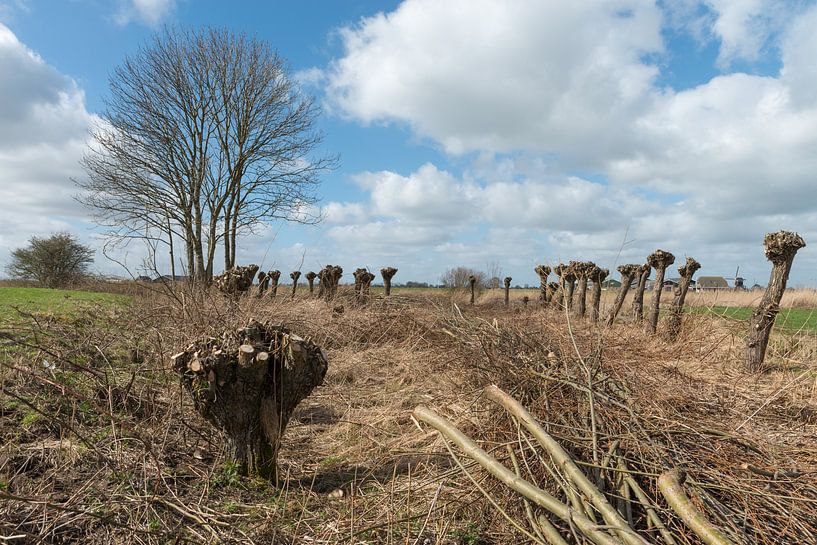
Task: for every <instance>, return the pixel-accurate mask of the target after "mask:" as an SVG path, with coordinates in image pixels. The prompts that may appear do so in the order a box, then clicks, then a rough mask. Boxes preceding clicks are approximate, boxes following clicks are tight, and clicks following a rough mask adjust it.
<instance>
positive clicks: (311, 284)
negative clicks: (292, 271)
mask: <svg viewBox="0 0 817 545" xmlns="http://www.w3.org/2000/svg"><path fill="white" fill-rule="evenodd" d="M317 276H318V275H317V274H315V273H314V271H309V272H308V273H306V281H307V283H308V284H309V294H310V295H312V294H313V293H315V278H316V277H317Z"/></svg>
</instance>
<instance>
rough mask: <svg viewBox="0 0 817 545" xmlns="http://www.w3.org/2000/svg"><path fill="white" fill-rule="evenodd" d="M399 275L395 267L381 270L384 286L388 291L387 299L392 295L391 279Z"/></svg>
mask: <svg viewBox="0 0 817 545" xmlns="http://www.w3.org/2000/svg"><path fill="white" fill-rule="evenodd" d="M395 274H397V269H395V268H394V267H383V268H382V269H380V276H382V277H383V286H384V288H385V289H386V297H388V296H389V295H391V279H392V278H393V277H394V275H395Z"/></svg>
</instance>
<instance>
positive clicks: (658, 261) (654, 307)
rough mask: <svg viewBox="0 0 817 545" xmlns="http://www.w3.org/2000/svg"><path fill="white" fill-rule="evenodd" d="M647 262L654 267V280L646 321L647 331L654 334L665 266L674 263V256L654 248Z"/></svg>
mask: <svg viewBox="0 0 817 545" xmlns="http://www.w3.org/2000/svg"><path fill="white" fill-rule="evenodd" d="M647 263H649V265H650V267H652V268H654V269H655V282H654V283H653V286H652V298H651V299H650V319H649V321H648V322H647V327H646V329H647V333H650V334H652V335H655V332H656V330H657V329H658V315H659V313H660V312H661V294H662V293H663V292H664V274H665V273H666V271H667V267H669V266H670V265H672V264H673V263H675V256H674V255H672V254H671V253H670V252H666V251H664V250H656V251H655V252H653V253H651V254H650V255H649V256H648V257H647Z"/></svg>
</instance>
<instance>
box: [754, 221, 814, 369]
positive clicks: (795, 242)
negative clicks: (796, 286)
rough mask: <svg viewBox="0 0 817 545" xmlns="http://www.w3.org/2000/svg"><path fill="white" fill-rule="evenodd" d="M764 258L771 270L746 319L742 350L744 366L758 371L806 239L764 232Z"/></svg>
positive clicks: (761, 366)
mask: <svg viewBox="0 0 817 545" xmlns="http://www.w3.org/2000/svg"><path fill="white" fill-rule="evenodd" d="M763 245H764V247H765V251H766V259H768V260H769V261H771V262H772V273H771V276H770V277H769V285H768V286H766V293H764V294H763V299H761V300H760V304H759V305H758V307H757V308H756V309H755V310H754V312H753V313H752V318H751V320H750V321H749V342H748V344H747V351H746V352H747V353H746V370H747V371H749V372H756V371H760V370H761V369H762V368H763V361H764V359H765V357H766V347H767V346H768V344H769V335H770V334H771V332H772V326H774V320H775V318H776V317H777V313H778V312H780V300H781V299H782V298H783V293H784V292H785V291H786V282H787V281H788V279H789V273H790V272H791V266H792V263H793V262H794V256H795V254H797V250H799V249H800V248H803V247H805V245H806V242H805V241H804V240H803V238H802V237H801V236H800V235H798V234H797V233H792V232H790V231H778V232H776V233H768V234H766V237H765V238H764V240H763Z"/></svg>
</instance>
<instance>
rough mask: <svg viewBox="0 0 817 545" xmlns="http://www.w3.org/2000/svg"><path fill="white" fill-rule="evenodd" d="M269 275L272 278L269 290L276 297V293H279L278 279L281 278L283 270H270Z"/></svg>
mask: <svg viewBox="0 0 817 545" xmlns="http://www.w3.org/2000/svg"><path fill="white" fill-rule="evenodd" d="M267 277H269V278H271V279H272V280H271V281H270V291H269V294H270V297H275V296H276V295H278V281H279V280H280V279H281V271H279V270H277V269H276V270H273V271H269V272H268V273H267Z"/></svg>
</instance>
